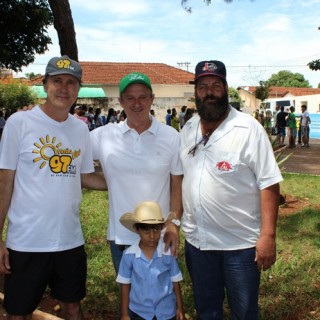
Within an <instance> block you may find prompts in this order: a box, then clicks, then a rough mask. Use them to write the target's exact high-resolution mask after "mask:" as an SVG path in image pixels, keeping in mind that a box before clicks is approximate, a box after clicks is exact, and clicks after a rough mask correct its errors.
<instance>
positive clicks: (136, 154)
mask: <svg viewBox="0 0 320 320" xmlns="http://www.w3.org/2000/svg"><path fill="white" fill-rule="evenodd" d="M153 99H154V94H153V91H152V86H151V82H150V79H149V78H148V77H147V76H146V75H145V74H142V73H138V72H134V73H131V74H129V75H126V76H125V77H123V78H122V79H121V81H120V97H119V102H120V104H121V106H122V107H123V109H124V111H125V113H126V115H127V119H126V120H125V121H124V122H123V123H119V124H113V123H111V124H108V125H106V126H104V127H102V128H99V129H95V130H93V131H91V133H90V135H91V141H92V149H93V158H94V160H99V161H100V163H101V166H102V169H103V173H104V175H105V177H106V180H107V184H108V196H109V223H108V231H107V240H108V241H109V242H110V248H111V254H112V259H113V264H114V267H115V270H116V272H117V273H118V270H119V264H120V260H121V257H122V253H123V250H124V249H125V248H126V247H127V246H130V245H132V244H133V243H134V242H135V241H136V240H137V239H138V236H137V234H134V233H133V232H130V231H128V230H127V229H126V228H125V227H123V226H122V224H121V223H120V221H119V219H120V217H121V215H122V214H124V213H125V212H130V211H132V210H134V208H135V207H136V206H137V205H138V204H139V203H140V202H143V201H155V202H158V203H159V204H160V207H161V211H162V213H163V215H164V218H165V217H166V216H167V214H168V213H169V211H172V212H174V213H175V216H176V219H175V220H174V222H175V223H176V225H175V224H173V223H171V224H170V225H169V226H168V227H167V228H166V230H165V235H164V240H165V242H166V250H167V249H168V247H169V245H170V246H171V252H172V254H173V255H176V254H177V252H178V245H179V223H180V220H179V219H180V218H181V215H182V200H181V181H182V167H181V162H180V157H179V133H178V132H177V131H176V130H175V129H174V128H172V127H171V126H166V125H165V124H163V123H161V122H159V121H158V120H157V119H156V118H155V117H152V116H151V115H150V109H151V106H152V103H153Z"/></svg>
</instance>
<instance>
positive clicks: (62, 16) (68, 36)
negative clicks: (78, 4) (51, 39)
mask: <svg viewBox="0 0 320 320" xmlns="http://www.w3.org/2000/svg"><path fill="white" fill-rule="evenodd" d="M48 2H49V5H50V8H51V11H52V14H53V17H54V28H55V29H56V30H57V33H58V38H59V45H60V52H61V55H65V54H66V55H68V56H69V57H70V58H71V59H73V60H76V61H78V47H77V41H76V32H75V30H74V23H73V19H72V13H71V9H70V4H69V0H48Z"/></svg>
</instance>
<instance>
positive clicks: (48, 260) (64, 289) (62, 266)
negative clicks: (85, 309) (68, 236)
mask: <svg viewBox="0 0 320 320" xmlns="http://www.w3.org/2000/svg"><path fill="white" fill-rule="evenodd" d="M8 250H9V261H10V266H11V272H12V273H11V274H9V275H5V280H4V301H3V307H4V309H5V310H6V311H7V312H8V313H9V314H11V315H18V316H23V315H28V314H31V313H32V312H33V311H34V310H35V309H36V308H37V307H38V304H39V302H40V301H41V298H42V296H43V294H44V292H45V290H46V288H47V286H49V288H50V290H51V296H52V297H53V298H54V299H57V300H59V301H61V302H65V303H76V302H80V301H81V300H82V299H83V298H84V297H85V295H86V276H87V255H86V252H85V250H84V246H80V247H77V248H74V249H70V250H65V251H59V252H19V251H14V250H11V249H8Z"/></svg>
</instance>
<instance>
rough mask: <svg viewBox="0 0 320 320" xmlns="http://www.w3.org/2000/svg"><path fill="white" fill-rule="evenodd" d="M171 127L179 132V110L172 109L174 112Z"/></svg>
mask: <svg viewBox="0 0 320 320" xmlns="http://www.w3.org/2000/svg"><path fill="white" fill-rule="evenodd" d="M171 126H172V128H174V129H176V130H177V131H179V129H180V128H179V119H178V117H177V110H176V108H172V112H171Z"/></svg>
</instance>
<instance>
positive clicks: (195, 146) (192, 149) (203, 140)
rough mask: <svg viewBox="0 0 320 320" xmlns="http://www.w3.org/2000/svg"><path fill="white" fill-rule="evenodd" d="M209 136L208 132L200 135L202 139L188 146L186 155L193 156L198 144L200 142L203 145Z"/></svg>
mask: <svg viewBox="0 0 320 320" xmlns="http://www.w3.org/2000/svg"><path fill="white" fill-rule="evenodd" d="M209 137H210V134H209V133H206V134H205V135H203V136H202V139H201V140H200V141H199V142H197V143H196V144H195V145H194V146H193V147H191V148H190V150H189V152H188V155H191V156H193V157H194V155H195V153H196V151H197V149H198V147H199V146H200V144H202V143H203V145H204V146H205V145H206V144H207V142H208V140H209Z"/></svg>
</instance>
